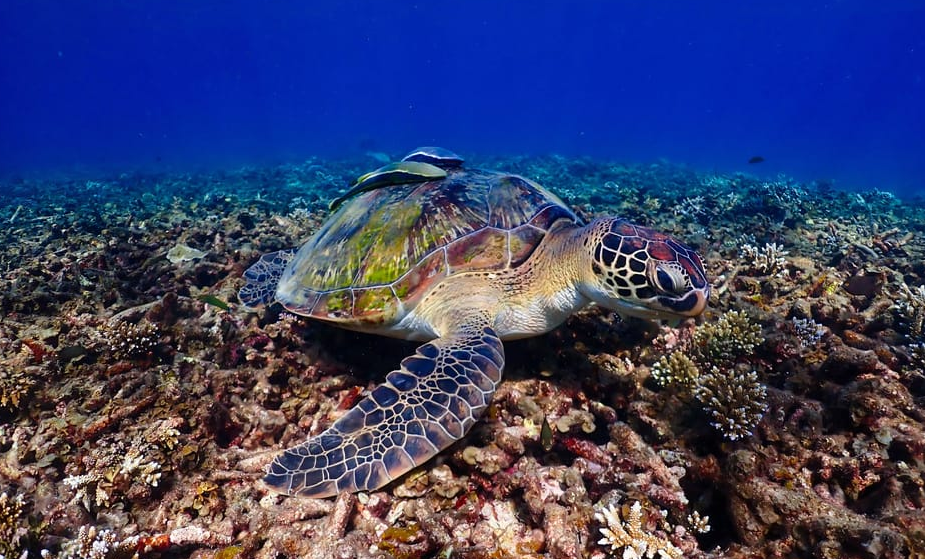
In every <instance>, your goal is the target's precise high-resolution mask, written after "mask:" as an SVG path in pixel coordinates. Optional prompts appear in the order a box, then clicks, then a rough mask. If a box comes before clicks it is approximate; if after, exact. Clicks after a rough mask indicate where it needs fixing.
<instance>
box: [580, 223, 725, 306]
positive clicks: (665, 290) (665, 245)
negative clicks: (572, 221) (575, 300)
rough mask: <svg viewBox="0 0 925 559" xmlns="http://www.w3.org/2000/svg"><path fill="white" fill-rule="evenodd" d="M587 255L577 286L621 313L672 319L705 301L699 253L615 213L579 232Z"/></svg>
mask: <svg viewBox="0 0 925 559" xmlns="http://www.w3.org/2000/svg"><path fill="white" fill-rule="evenodd" d="M583 237H584V238H583V244H584V248H585V250H586V251H587V252H588V255H589V256H590V258H589V259H587V260H586V264H585V265H583V266H582V280H583V281H582V284H583V286H582V291H583V292H584V294H585V295H586V296H587V297H589V298H590V299H591V300H592V301H594V302H595V303H597V304H599V305H601V306H603V307H606V308H608V309H611V310H614V311H616V312H617V313H618V314H620V315H621V316H636V317H640V318H649V319H655V320H662V319H665V320H669V321H672V320H678V319H681V318H685V317H689V316H697V315H699V314H700V313H701V312H703V310H704V309H705V308H706V306H707V299H708V298H709V297H710V284H709V283H708V282H707V276H706V273H705V272H704V270H703V264H702V263H701V261H700V257H699V256H698V255H697V253H696V252H694V250H693V249H691V248H690V247H688V246H687V245H685V244H683V243H680V242H678V241H676V240H675V239H672V238H671V237H669V236H668V235H665V234H663V233H659V232H657V231H653V230H652V229H649V228H646V227H641V226H639V225H633V224H632V223H629V222H627V221H624V220H621V219H617V218H601V219H597V220H595V221H594V222H592V223H591V224H589V225H588V226H587V227H586V228H585V231H584V235H583Z"/></svg>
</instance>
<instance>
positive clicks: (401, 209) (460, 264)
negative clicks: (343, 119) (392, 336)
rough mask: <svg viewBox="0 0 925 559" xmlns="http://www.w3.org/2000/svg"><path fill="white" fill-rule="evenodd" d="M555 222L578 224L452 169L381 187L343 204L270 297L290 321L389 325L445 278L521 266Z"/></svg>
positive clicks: (545, 194) (547, 201)
mask: <svg viewBox="0 0 925 559" xmlns="http://www.w3.org/2000/svg"><path fill="white" fill-rule="evenodd" d="M563 220H565V221H567V222H577V221H578V217H577V216H576V215H575V214H574V213H573V212H572V211H571V210H570V209H568V208H567V207H566V206H565V204H563V202H562V201H561V200H559V198H557V197H556V196H555V195H554V194H552V193H551V192H549V191H548V190H546V189H545V188H543V187H541V186H540V185H538V184H536V183H534V182H532V181H530V180H527V179H525V178H522V177H518V176H515V175H509V174H504V173H498V172H493V171H483V170H478V169H450V170H448V172H447V176H446V177H445V178H442V179H435V180H430V181H425V182H417V183H411V184H396V185H389V186H383V187H381V188H376V189H373V190H369V191H367V192H363V193H362V194H360V195H358V196H356V197H354V198H351V199H350V200H349V201H347V202H346V203H344V204H343V205H342V206H341V207H340V208H338V210H337V211H336V212H334V213H333V214H332V215H331V216H330V218H329V219H328V220H327V221H326V222H325V223H324V224H323V225H322V226H321V228H320V229H319V230H318V231H317V232H316V233H315V234H314V235H313V236H312V237H311V238H310V239H309V240H308V241H307V242H306V243H305V244H304V245H302V247H301V248H300V249H299V250H298V252H297V253H296V255H295V256H294V257H293V258H292V260H291V261H290V262H289V264H288V265H287V267H286V269H285V270H284V272H283V274H282V277H281V278H280V282H279V286H278V288H277V293H276V297H277V300H278V301H280V302H281V303H282V304H283V306H284V307H286V308H287V309H288V310H290V311H292V312H294V313H297V314H302V315H306V316H312V317H315V318H321V319H326V320H334V321H338V322H342V323H348V324H349V323H351V322H352V323H354V324H355V325H359V326H365V327H370V328H374V327H375V326H377V325H388V324H391V323H393V322H395V321H396V320H399V319H400V318H401V317H402V316H404V313H405V312H407V311H408V310H410V309H412V308H414V305H415V304H416V303H417V302H418V301H419V300H420V298H421V297H422V296H423V295H424V294H425V293H426V292H427V291H428V290H429V289H430V288H432V287H433V286H434V285H435V284H436V283H438V282H440V281H441V280H443V279H444V278H446V277H447V276H449V275H451V274H458V273H461V272H470V271H482V270H502V269H505V268H512V267H516V266H518V265H520V264H521V263H523V262H524V261H525V260H526V259H527V258H528V257H529V256H530V255H531V254H532V253H533V250H534V249H535V248H536V247H537V245H538V244H539V243H540V241H541V240H542V239H543V237H544V236H545V235H546V234H547V232H548V231H549V230H550V229H551V228H552V227H553V226H554V225H555V224H556V223H558V222H560V221H563Z"/></svg>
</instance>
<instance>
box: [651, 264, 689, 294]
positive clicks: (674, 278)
mask: <svg viewBox="0 0 925 559" xmlns="http://www.w3.org/2000/svg"><path fill="white" fill-rule="evenodd" d="M655 280H656V282H657V283H658V287H659V288H660V289H661V290H662V291H665V292H667V293H677V294H681V293H684V292H685V290H686V287H687V285H686V284H687V282H686V281H685V279H684V276H683V274H682V273H681V271H680V270H677V269H675V268H663V267H659V268H658V269H657V270H656V271H655Z"/></svg>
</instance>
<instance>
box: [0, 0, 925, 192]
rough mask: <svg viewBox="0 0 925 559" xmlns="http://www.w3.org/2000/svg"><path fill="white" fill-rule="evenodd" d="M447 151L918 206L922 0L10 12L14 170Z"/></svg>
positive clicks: (0, 135) (5, 150)
mask: <svg viewBox="0 0 925 559" xmlns="http://www.w3.org/2000/svg"><path fill="white" fill-rule="evenodd" d="M432 143H433V144H439V145H444V146H446V147H449V148H451V149H454V150H456V151H458V152H461V153H463V154H467V153H469V154H471V153H474V152H479V153H499V154H514V153H549V152H555V153H562V154H569V155H572V154H575V155H578V154H587V155H593V156H601V157H608V158H614V159H620V160H626V161H636V162H649V161H655V160H657V159H658V158H667V159H669V160H672V161H675V162H679V163H687V164H690V165H692V166H694V167H697V168H700V169H705V170H710V169H718V170H723V171H730V170H747V171H750V172H755V173H758V174H762V175H769V176H770V175H774V174H776V173H777V172H784V173H786V174H788V175H792V176H796V177H798V178H802V179H814V178H831V179H836V180H837V181H838V183H839V184H842V185H845V186H849V187H865V188H874V187H876V188H881V189H892V190H899V189H900V188H902V189H905V190H906V191H907V192H909V191H919V192H922V191H925V3H922V2H918V1H913V0H908V1H898V0H886V1H881V2H877V3H874V2H869V1H862V0H845V1H834V2H814V1H807V0H800V1H793V0H780V1H777V2H760V3H758V2H743V1H741V0H740V1H727V2H651V1H642V0H640V1H635V2H617V1H615V0H594V1H590V0H589V1H579V0H572V1H568V2H565V1H563V2H542V1H536V0H532V1H530V2H525V1H509V2H503V1H502V0H473V1H449V0H428V1H424V0H422V1H421V2H420V3H419V4H414V3H411V2H398V1H386V0H379V1H365V2H364V1H352V2H346V1H339V2H335V1H329V2H326V3H322V2H312V1H308V0H299V1H294V0H276V1H272V2H270V1H258V0H249V1H240V0H221V1H218V0H213V1H199V2H194V1H170V0H158V1H156V2H155V1H144V0H135V1H124V2H114V1H96V2H72V1H50V0H3V1H2V3H0V176H8V175H10V174H12V173H23V172H26V173H35V172H43V171H64V172H77V171H86V170H98V169H116V170H118V169H123V168H124V169H127V170H128V169H135V168H138V167H143V168H154V167H156V166H160V165H163V166H168V167H171V168H180V167H216V166H225V167H230V166H238V165H241V164H244V163H262V162H275V161H281V160H293V159H295V160H301V159H304V158H305V157H308V156H310V155H316V154H332V155H334V154H336V155H345V154H350V153H360V152H362V151H365V150H367V149H375V150H383V151H391V152H399V153H400V152H403V151H405V150H407V149H410V148H412V147H414V146H417V145H421V144H432ZM752 155H761V156H763V157H765V158H766V159H767V161H766V162H765V163H763V164H762V165H760V166H748V165H747V164H746V161H747V160H748V158H749V157H751V156H752Z"/></svg>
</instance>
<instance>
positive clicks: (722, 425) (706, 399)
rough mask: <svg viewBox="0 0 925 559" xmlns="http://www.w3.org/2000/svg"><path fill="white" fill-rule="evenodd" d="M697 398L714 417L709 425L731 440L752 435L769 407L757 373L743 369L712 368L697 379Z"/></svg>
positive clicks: (695, 392) (695, 390)
mask: <svg viewBox="0 0 925 559" xmlns="http://www.w3.org/2000/svg"><path fill="white" fill-rule="evenodd" d="M694 397H695V398H697V400H698V401H699V402H700V403H701V404H702V405H703V407H704V409H705V410H706V411H707V413H709V414H710V416H711V417H712V418H713V421H712V422H711V423H710V424H711V425H712V426H713V427H715V428H716V429H718V430H719V431H720V432H722V433H723V435H724V436H725V437H726V438H727V439H729V440H731V441H735V440H738V439H740V438H745V437H748V436H751V434H752V429H754V428H755V426H756V425H758V422H759V421H761V418H762V416H763V415H764V412H765V410H766V409H767V388H766V387H765V386H764V385H763V384H762V383H761V382H760V381H759V380H758V373H757V372H756V371H754V370H748V369H742V368H739V369H727V370H723V369H720V368H718V367H716V366H714V367H712V368H711V369H710V370H709V371H707V372H706V373H703V374H701V375H700V376H699V377H698V378H697V387H696V388H695V389H694Z"/></svg>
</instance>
